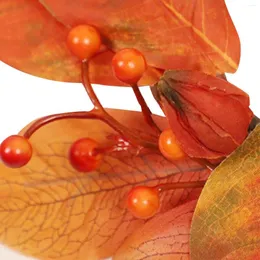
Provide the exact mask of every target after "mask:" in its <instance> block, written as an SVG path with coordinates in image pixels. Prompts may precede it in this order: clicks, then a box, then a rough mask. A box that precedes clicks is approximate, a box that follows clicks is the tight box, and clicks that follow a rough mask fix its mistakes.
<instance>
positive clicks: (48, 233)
mask: <svg viewBox="0 0 260 260" xmlns="http://www.w3.org/2000/svg"><path fill="white" fill-rule="evenodd" d="M108 112H109V113H110V114H111V115H112V116H115V117H116V118H117V119H118V120H119V121H120V122H122V123H123V124H124V125H130V126H131V127H132V128H133V129H134V128H136V129H137V130H138V131H140V134H142V133H145V134H151V130H150V128H149V127H148V126H147V125H146V124H145V123H144V121H143V117H142V114H141V113H139V112H130V111H116V110H108ZM155 120H156V122H157V123H158V124H159V125H160V126H161V127H162V128H165V127H167V122H166V120H165V118H160V117H155ZM141 131H143V132H141ZM111 135H113V136H114V135H116V133H115V132H114V131H112V130H111V128H110V127H108V126H106V125H105V124H104V123H102V122H99V121H96V120H80V119H67V120H61V121H56V122H53V123H50V124H48V125H46V126H44V127H43V128H41V129H39V130H38V131H37V132H36V133H35V134H34V135H33V136H32V137H31V139H30V141H31V143H32V145H33V149H34V156H33V158H32V160H31V161H30V162H29V164H28V165H27V166H26V167H23V168H20V169H10V168H6V167H5V166H4V165H2V164H0V201H1V203H0V223H1V226H0V241H1V242H2V243H4V244H6V245H8V246H10V247H11V248H14V249H16V250H19V251H21V252H22V253H24V254H27V255H31V256H35V257H37V258H39V259H48V260H52V259H53V260H54V259H56V260H71V259H77V260H85V259H91V260H95V259H97V260H98V259H102V258H104V257H108V256H110V255H113V253H114V252H115V251H116V250H117V249H118V248H119V246H120V245H121V244H122V242H123V241H124V240H125V239H126V237H127V236H128V235H130V234H131V233H132V232H133V231H134V230H136V229H138V228H140V227H141V226H142V225H143V224H144V221H143V220H139V219H135V218H134V217H133V216H132V215H131V214H130V213H129V212H128V211H127V210H126V207H125V199H126V195H127V193H128V192H129V190H130V189H131V188H132V187H133V186H135V185H149V186H150V185H151V186H153V185H157V184H159V183H168V182H181V181H183V182H187V181H197V180H205V179H207V177H208V175H209V170H207V169H205V167H203V166H201V165H199V164H198V163H196V162H194V161H192V160H191V159H186V160H185V161H182V162H178V163H176V164H173V163H172V162H169V161H167V160H166V159H165V158H164V157H163V156H162V155H161V154H160V153H159V151H156V150H149V149H144V150H142V151H141V152H140V153H139V154H138V155H136V150H135V149H134V148H132V149H129V150H128V151H126V152H125V151H121V152H113V153H109V154H107V155H106V156H105V157H104V161H103V162H102V164H101V165H100V167H99V168H98V169H97V171H96V172H91V173H88V174H83V173H79V172H76V171H75V170H74V169H73V168H72V167H71V165H70V163H69V161H68V159H67V156H68V150H69V147H70V145H71V143H72V142H74V141H75V140H76V139H78V138H81V137H91V138H93V139H95V140H97V141H98V142H100V143H101V144H105V143H106V142H111V140H112V139H111V138H110V139H109V141H108V137H109V136H110V137H111ZM151 135H152V134H151ZM151 137H152V136H151ZM200 191H201V189H185V190H182V189H179V190H176V191H168V192H165V193H164V195H163V196H162V198H161V200H162V205H161V210H160V212H164V211H166V210H168V209H169V208H172V207H174V206H176V205H178V204H180V203H184V202H186V201H189V200H191V199H197V198H198V196H199V194H200Z"/></svg>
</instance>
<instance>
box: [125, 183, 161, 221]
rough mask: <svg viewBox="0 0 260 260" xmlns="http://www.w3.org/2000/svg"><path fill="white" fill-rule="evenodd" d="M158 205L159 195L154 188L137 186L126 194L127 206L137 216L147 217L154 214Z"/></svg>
mask: <svg viewBox="0 0 260 260" xmlns="http://www.w3.org/2000/svg"><path fill="white" fill-rule="evenodd" d="M159 206H160V197H159V193H158V191H157V190H156V189H155V188H151V187H146V186H138V187H135V188H133V189H132V190H131V191H130V192H129V194H128V198H127V208H128V210H129V211H130V212H131V213H132V214H133V215H134V216H135V217H137V218H141V219H147V218H150V217H152V216H154V215H155V214H156V212H157V211H158V209H159Z"/></svg>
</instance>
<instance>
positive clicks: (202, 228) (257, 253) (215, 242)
mask: <svg viewBox="0 0 260 260" xmlns="http://www.w3.org/2000/svg"><path fill="white" fill-rule="evenodd" d="M259 200H260V125H258V126H256V128H255V129H254V130H253V132H252V133H251V134H250V136H249V137H248V138H247V140H246V141H245V142H244V143H243V144H242V145H241V146H240V147H239V148H238V149H237V150H236V151H235V152H234V153H233V154H231V155H230V157H228V158H227V159H226V160H225V161H224V162H223V163H222V164H221V165H220V166H219V167H218V168H217V169H216V170H215V171H214V172H213V173H212V174H211V176H210V178H209V180H208V181H207V183H206V186H205V188H204V189H203V191H202V193H201V196H200V199H199V201H198V204H197V207H196V210H195V213H194V217H193V221H192V229H191V258H192V259H193V260H201V259H214V260H237V259H241V260H257V259H260V229H259V219H260V213H259V212H260V204H259Z"/></svg>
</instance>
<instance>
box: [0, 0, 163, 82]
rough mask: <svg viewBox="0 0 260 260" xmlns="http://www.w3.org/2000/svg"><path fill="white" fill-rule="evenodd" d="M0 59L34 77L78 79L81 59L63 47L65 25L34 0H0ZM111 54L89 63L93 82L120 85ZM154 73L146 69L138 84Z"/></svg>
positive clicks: (149, 78) (100, 56)
mask: <svg viewBox="0 0 260 260" xmlns="http://www.w3.org/2000/svg"><path fill="white" fill-rule="evenodd" d="M0 13H1V16H0V32H1V33H0V59H1V60H2V61H3V62H5V63H7V64H9V65H11V66H13V67H14V68H17V69H19V70H21V71H23V72H26V73H29V74H32V75H34V76H38V77H42V78H46V79H51V80H58V81H67V82H81V72H80V62H79V60H78V59H76V58H75V57H74V56H73V55H72V54H71V53H70V51H69V50H68V49H67V46H66V37H67V34H68V30H69V29H68V28H67V27H65V26H64V25H62V24H61V23H59V22H58V21H57V20H56V19H55V18H53V16H52V15H51V14H50V13H48V12H47V11H46V9H45V8H44V7H43V6H42V5H41V4H40V3H39V1H35V0H0ZM113 55H114V53H113V52H112V51H105V52H104V53H102V54H100V55H98V56H97V57H95V58H94V59H92V60H91V62H90V80H91V82H93V83H98V84H108V85H118V86H121V85H123V83H122V82H120V81H119V80H117V79H116V78H115V77H114V75H113V73H112V69H111V60H112V57H113ZM157 77H158V76H157V75H156V72H155V71H154V70H152V69H148V70H147V73H146V74H145V75H144V77H143V78H142V80H141V81H140V84H141V85H145V84H153V83H154V80H156V79H157Z"/></svg>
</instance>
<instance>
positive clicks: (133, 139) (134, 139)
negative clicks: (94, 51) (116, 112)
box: [81, 61, 158, 148]
mask: <svg viewBox="0 0 260 260" xmlns="http://www.w3.org/2000/svg"><path fill="white" fill-rule="evenodd" d="M81 77H82V83H83V86H84V88H85V90H86V92H87V93H88V96H89V98H90V100H91V102H92V103H93V105H94V110H96V111H99V113H100V114H101V115H103V117H102V119H103V121H104V122H106V123H107V124H108V125H110V126H111V127H112V128H114V129H115V130H116V131H117V132H118V133H119V134H120V135H122V136H124V137H125V138H126V139H127V140H129V142H130V143H131V144H133V145H140V146H143V147H147V148H157V147H158V144H157V138H156V136H155V137H154V140H153V141H152V142H151V141H146V140H145V139H146V138H144V137H140V136H139V134H138V133H135V132H134V131H131V130H130V129H128V128H127V127H125V126H124V125H122V124H121V123H119V122H118V121H117V120H116V119H115V118H113V117H112V116H110V115H109V114H108V113H107V112H106V110H105V109H104V108H103V106H102V104H101V103H100V101H99V99H98V97H97V95H96V93H95V91H94V89H93V87H92V84H91V83H90V80H89V66H88V61H83V62H82V67H81ZM149 139H151V136H150V137H149Z"/></svg>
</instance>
